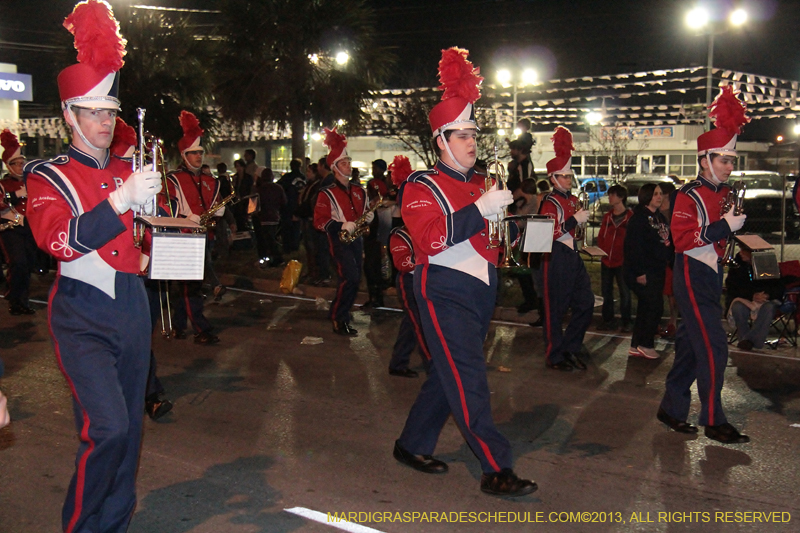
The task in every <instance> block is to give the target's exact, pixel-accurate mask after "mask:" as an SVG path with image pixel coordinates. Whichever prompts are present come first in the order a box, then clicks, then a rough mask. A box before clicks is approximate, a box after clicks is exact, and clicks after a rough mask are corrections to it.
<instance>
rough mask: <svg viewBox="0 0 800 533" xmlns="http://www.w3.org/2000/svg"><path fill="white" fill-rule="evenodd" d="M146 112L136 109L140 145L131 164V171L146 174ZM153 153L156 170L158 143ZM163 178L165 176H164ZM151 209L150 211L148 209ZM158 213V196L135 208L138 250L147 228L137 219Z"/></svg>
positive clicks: (136, 245)
mask: <svg viewBox="0 0 800 533" xmlns="http://www.w3.org/2000/svg"><path fill="white" fill-rule="evenodd" d="M145 113H146V110H145V109H143V108H141V107H139V108H136V116H137V118H138V119H139V144H138V146H137V148H136V153H135V154H134V155H133V159H132V162H131V170H132V171H133V172H144V167H145V164H146V161H147V159H146V157H145V156H146V153H147V149H146V144H145V134H144V115H145ZM152 148H153V152H152V159H153V170H155V168H156V161H157V155H158V153H157V143H155V142H153V146H152ZM162 178H163V174H162ZM148 207H149V209H148ZM157 211H158V200H157V199H156V196H153V199H152V201H151V204H150V205H149V206H144V205H139V206H135V207H134V210H133V245H134V246H135V247H136V248H141V247H142V243H143V242H144V235H145V230H146V227H145V225H144V224H143V223H142V222H139V221H137V220H136V219H137V218H138V217H141V216H145V215H155V214H156V213H157Z"/></svg>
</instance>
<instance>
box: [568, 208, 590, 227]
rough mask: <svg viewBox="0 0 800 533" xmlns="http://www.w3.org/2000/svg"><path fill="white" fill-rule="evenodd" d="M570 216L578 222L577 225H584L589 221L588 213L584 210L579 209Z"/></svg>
mask: <svg viewBox="0 0 800 533" xmlns="http://www.w3.org/2000/svg"><path fill="white" fill-rule="evenodd" d="M572 216H573V217H575V220H577V221H578V224H586V223H587V222H588V221H589V211H587V210H586V209H581V210H580V211H577V212H576V213H575V214H574V215H572Z"/></svg>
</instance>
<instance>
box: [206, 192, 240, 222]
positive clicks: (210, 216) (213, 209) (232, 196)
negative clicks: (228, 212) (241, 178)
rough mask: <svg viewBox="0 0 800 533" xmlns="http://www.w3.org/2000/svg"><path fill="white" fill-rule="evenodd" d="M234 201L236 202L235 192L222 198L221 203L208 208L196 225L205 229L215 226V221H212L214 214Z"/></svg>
mask: <svg viewBox="0 0 800 533" xmlns="http://www.w3.org/2000/svg"><path fill="white" fill-rule="evenodd" d="M234 200H236V191H233V192H232V193H230V194H229V195H228V196H226V197H225V198H223V199H222V201H221V202H217V203H216V204H214V205H212V206H211V207H209V208H208V209H207V210H206V211H205V212H204V213H203V214H202V215H200V222H198V224H200V225H201V226H205V227H206V228H213V227H214V226H216V225H217V223H216V221H215V220H214V214H215V213H216V212H217V211H219V210H220V209H222V208H223V207H225V206H226V205H228V204H229V203H231V202H233V201H234Z"/></svg>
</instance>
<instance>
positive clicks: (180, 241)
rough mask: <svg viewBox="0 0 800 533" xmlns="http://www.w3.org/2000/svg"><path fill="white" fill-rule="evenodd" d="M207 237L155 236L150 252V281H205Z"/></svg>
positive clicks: (195, 235)
mask: <svg viewBox="0 0 800 533" xmlns="http://www.w3.org/2000/svg"><path fill="white" fill-rule="evenodd" d="M205 254H206V236H205V235H203V234H199V235H198V234H185V233H156V234H154V235H153V246H152V249H151V251H150V270H149V272H148V276H149V277H150V279H166V280H202V279H203V271H204V267H205Z"/></svg>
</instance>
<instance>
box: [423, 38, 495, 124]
mask: <svg viewBox="0 0 800 533" xmlns="http://www.w3.org/2000/svg"><path fill="white" fill-rule="evenodd" d="M468 55H469V51H467V50H464V49H461V48H456V47H452V48H448V49H447V50H442V59H441V60H440V61H439V82H440V83H441V85H440V86H439V89H440V90H442V91H444V92H443V93H442V101H441V102H439V103H438V104H436V105H435V106H434V108H433V109H431V112H430V114H429V115H428V122H430V125H431V132H432V133H433V136H434V137H436V136H437V135H440V134H441V133H442V132H444V131H445V130H451V129H461V128H464V127H468V128H475V129H478V123H477V122H476V121H475V107H474V106H473V104H474V103H475V102H476V101H477V100H478V98H480V97H481V89H480V87H481V82H483V78H482V77H481V76H480V73H481V69H480V68H475V67H473V66H472V62H470V61H469V60H468V59H467V56H468Z"/></svg>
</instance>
